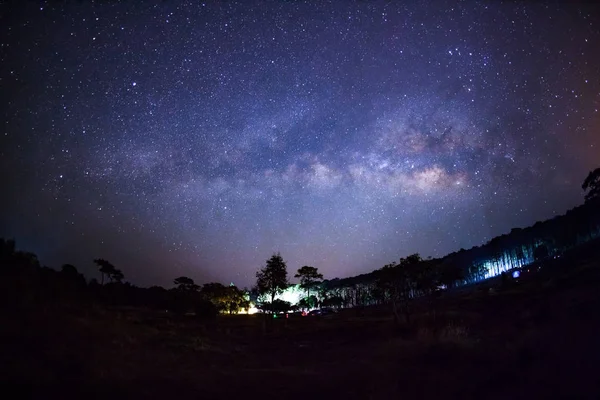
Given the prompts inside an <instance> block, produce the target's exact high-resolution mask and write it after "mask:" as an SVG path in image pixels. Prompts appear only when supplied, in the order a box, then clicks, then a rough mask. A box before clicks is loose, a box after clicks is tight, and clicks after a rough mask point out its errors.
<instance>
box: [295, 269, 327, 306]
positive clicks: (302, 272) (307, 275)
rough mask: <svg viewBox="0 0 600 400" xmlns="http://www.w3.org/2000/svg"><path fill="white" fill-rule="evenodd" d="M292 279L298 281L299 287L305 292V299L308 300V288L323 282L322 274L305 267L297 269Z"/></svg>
mask: <svg viewBox="0 0 600 400" xmlns="http://www.w3.org/2000/svg"><path fill="white" fill-rule="evenodd" d="M294 278H299V279H300V287H301V288H302V289H305V290H306V298H307V299H310V288H311V287H313V286H314V285H315V284H317V283H318V282H321V281H323V274H320V273H319V270H318V269H317V268H315V267H311V266H309V265H305V266H304V267H302V268H299V269H298V272H297V273H296V275H294ZM309 301H310V300H309Z"/></svg>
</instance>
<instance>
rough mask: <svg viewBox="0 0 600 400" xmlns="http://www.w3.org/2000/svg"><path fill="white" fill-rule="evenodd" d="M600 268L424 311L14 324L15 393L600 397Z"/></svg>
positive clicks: (127, 316) (6, 360) (7, 376)
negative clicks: (399, 319) (395, 315)
mask: <svg viewBox="0 0 600 400" xmlns="http://www.w3.org/2000/svg"><path fill="white" fill-rule="evenodd" d="M599 306H600V265H599V263H597V262H591V263H589V262H588V263H586V264H585V265H580V266H577V267H573V268H570V269H568V270H567V269H565V270H564V271H561V272H560V273H553V274H546V275H544V274H540V276H538V277H536V278H535V279H531V280H530V281H528V282H527V281H526V282H521V283H519V284H515V285H512V286H510V287H503V288H498V289H496V290H494V291H493V292H490V291H489V290H487V289H485V290H483V289H474V290H471V291H463V292H461V293H455V294H448V295H446V296H445V297H442V298H439V299H437V300H436V304H435V310H436V311H435V313H433V312H432V311H431V309H429V308H428V307H426V304H425V302H423V304H417V305H416V309H417V311H416V314H415V319H414V321H413V322H412V324H411V325H410V326H407V325H406V324H401V325H394V323H393V320H392V318H391V313H390V310H388V309H387V308H376V307H375V308H366V309H350V310H342V311H341V312H339V313H338V314H335V315H333V316H327V317H297V318H290V319H287V320H282V319H277V320H272V321H271V323H272V325H271V326H270V332H268V333H267V334H264V333H263V329H262V323H263V321H262V319H261V318H263V317H262V316H260V315H254V316H221V317H219V318H218V319H217V320H216V321H214V322H211V323H205V322H200V321H197V320H196V319H195V318H194V317H174V316H171V315H169V314H168V313H157V312H153V311H147V310H135V309H130V310H124V309H119V310H110V309H105V308H100V307H91V308H85V309H83V308H80V307H77V306H73V307H72V308H70V309H65V308H60V309H46V310H36V312H34V313H20V314H19V315H7V316H5V317H4V318H3V323H2V327H1V333H2V337H3V340H2V344H1V347H0V350H1V353H0V356H1V357H2V359H3V361H2V364H1V365H2V366H1V367H0V368H1V369H0V373H1V374H2V375H1V376H2V382H3V383H2V384H3V386H5V387H4V389H5V390H8V389H11V390H13V391H14V392H13V393H14V394H15V396H11V398H17V397H35V398H42V397H43V398H48V397H49V396H51V398H55V396H60V398H81V397H83V396H85V397H86V398H109V397H110V398H126V397H127V398H156V399H159V398H169V397H173V396H177V397H183V396H185V397H186V398H219V399H220V398H223V399H231V398H234V396H236V397H239V396H243V397H244V398H275V396H277V397H278V398H279V397H281V398H286V399H296V398H302V399H307V398H344V399H388V398H404V399H406V398H419V399H438V398H446V399H447V398H460V399H466V398H486V399H506V398H511V399H520V398H523V399H525V398H527V399H531V398H578V399H583V398H590V399H592V398H594V399H596V398H598V397H599V396H600V379H598V362H599V361H600V314H599V313H598V309H599Z"/></svg>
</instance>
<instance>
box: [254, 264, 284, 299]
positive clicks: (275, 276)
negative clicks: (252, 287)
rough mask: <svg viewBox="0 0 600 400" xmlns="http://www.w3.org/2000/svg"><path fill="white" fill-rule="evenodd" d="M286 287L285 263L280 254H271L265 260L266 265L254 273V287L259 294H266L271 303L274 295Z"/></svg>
mask: <svg viewBox="0 0 600 400" xmlns="http://www.w3.org/2000/svg"><path fill="white" fill-rule="evenodd" d="M287 287H288V278H287V265H286V263H285V261H283V258H282V257H281V254H279V253H276V254H273V255H272V256H271V258H269V259H268V260H267V265H266V266H264V267H263V268H261V269H260V270H259V271H258V272H257V273H256V288H257V289H258V292H259V293H260V294H261V295H265V294H266V295H268V296H269V297H270V298H271V303H273V301H275V296H277V295H278V294H279V293H281V292H283V291H284V290H285V289H286V288H287Z"/></svg>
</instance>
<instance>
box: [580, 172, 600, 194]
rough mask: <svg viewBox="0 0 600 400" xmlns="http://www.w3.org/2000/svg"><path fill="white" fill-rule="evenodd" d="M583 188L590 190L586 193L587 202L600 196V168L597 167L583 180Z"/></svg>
mask: <svg viewBox="0 0 600 400" xmlns="http://www.w3.org/2000/svg"><path fill="white" fill-rule="evenodd" d="M581 188H582V189H583V190H585V191H588V190H589V191H588V192H587V193H586V194H585V201H586V202H587V201H590V200H592V199H595V198H600V168H596V169H595V170H593V171H591V172H590V173H589V174H588V176H587V178H585V181H583V185H581Z"/></svg>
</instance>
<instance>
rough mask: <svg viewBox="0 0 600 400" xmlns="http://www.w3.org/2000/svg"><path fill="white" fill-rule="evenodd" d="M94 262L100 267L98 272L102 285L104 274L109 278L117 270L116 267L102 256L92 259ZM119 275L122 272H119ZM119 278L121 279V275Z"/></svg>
mask: <svg viewBox="0 0 600 400" xmlns="http://www.w3.org/2000/svg"><path fill="white" fill-rule="evenodd" d="M94 262H95V263H96V265H98V267H99V268H100V274H102V282H101V284H102V285H104V277H105V276H106V277H108V278H111V276H112V274H114V273H115V272H116V271H117V269H116V268H115V266H114V265H112V264H111V263H110V262H108V261H106V260H104V259H102V258H97V259H95V260H94ZM121 275H123V274H121ZM121 279H123V277H122V276H121Z"/></svg>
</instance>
